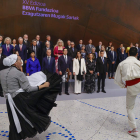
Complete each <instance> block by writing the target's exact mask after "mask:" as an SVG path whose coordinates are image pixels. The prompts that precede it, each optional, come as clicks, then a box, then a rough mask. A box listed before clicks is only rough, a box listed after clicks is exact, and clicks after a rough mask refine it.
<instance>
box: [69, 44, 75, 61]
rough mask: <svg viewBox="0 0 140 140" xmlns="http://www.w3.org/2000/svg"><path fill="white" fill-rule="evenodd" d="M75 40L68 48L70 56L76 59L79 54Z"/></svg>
mask: <svg viewBox="0 0 140 140" xmlns="http://www.w3.org/2000/svg"><path fill="white" fill-rule="evenodd" d="M74 46H75V44H74V42H71V48H70V49H69V50H68V56H70V57H71V58H72V59H74V58H75V57H76V55H77V49H76V48H75V47H74Z"/></svg>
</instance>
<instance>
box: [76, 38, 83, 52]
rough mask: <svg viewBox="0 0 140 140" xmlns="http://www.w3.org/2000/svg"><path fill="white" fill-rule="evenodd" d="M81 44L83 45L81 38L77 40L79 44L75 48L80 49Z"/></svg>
mask: <svg viewBox="0 0 140 140" xmlns="http://www.w3.org/2000/svg"><path fill="white" fill-rule="evenodd" d="M82 46H83V40H79V44H78V45H77V46H76V48H77V50H78V51H81V49H82Z"/></svg>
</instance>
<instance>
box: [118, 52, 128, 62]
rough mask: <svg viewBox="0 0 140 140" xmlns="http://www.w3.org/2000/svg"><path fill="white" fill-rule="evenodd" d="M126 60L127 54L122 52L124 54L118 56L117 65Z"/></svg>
mask: <svg viewBox="0 0 140 140" xmlns="http://www.w3.org/2000/svg"><path fill="white" fill-rule="evenodd" d="M126 58H127V54H126V53H125V52H124V54H122V53H121V54H120V55H119V63H120V62H122V61H123V60H125V59H126Z"/></svg>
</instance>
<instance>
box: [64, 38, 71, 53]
mask: <svg viewBox="0 0 140 140" xmlns="http://www.w3.org/2000/svg"><path fill="white" fill-rule="evenodd" d="M70 44H71V41H70V40H68V41H67V46H66V47H65V48H67V49H68V51H69V49H70V48H71V45H70Z"/></svg>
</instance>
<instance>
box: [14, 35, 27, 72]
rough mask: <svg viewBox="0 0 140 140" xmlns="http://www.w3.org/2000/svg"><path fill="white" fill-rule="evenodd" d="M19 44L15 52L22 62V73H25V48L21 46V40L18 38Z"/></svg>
mask: <svg viewBox="0 0 140 140" xmlns="http://www.w3.org/2000/svg"><path fill="white" fill-rule="evenodd" d="M18 42H19V44H18V45H16V47H15V51H18V53H19V56H20V57H21V59H22V60H23V71H24V72H26V63H27V47H26V45H24V44H23V38H22V37H19V38H18Z"/></svg>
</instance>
